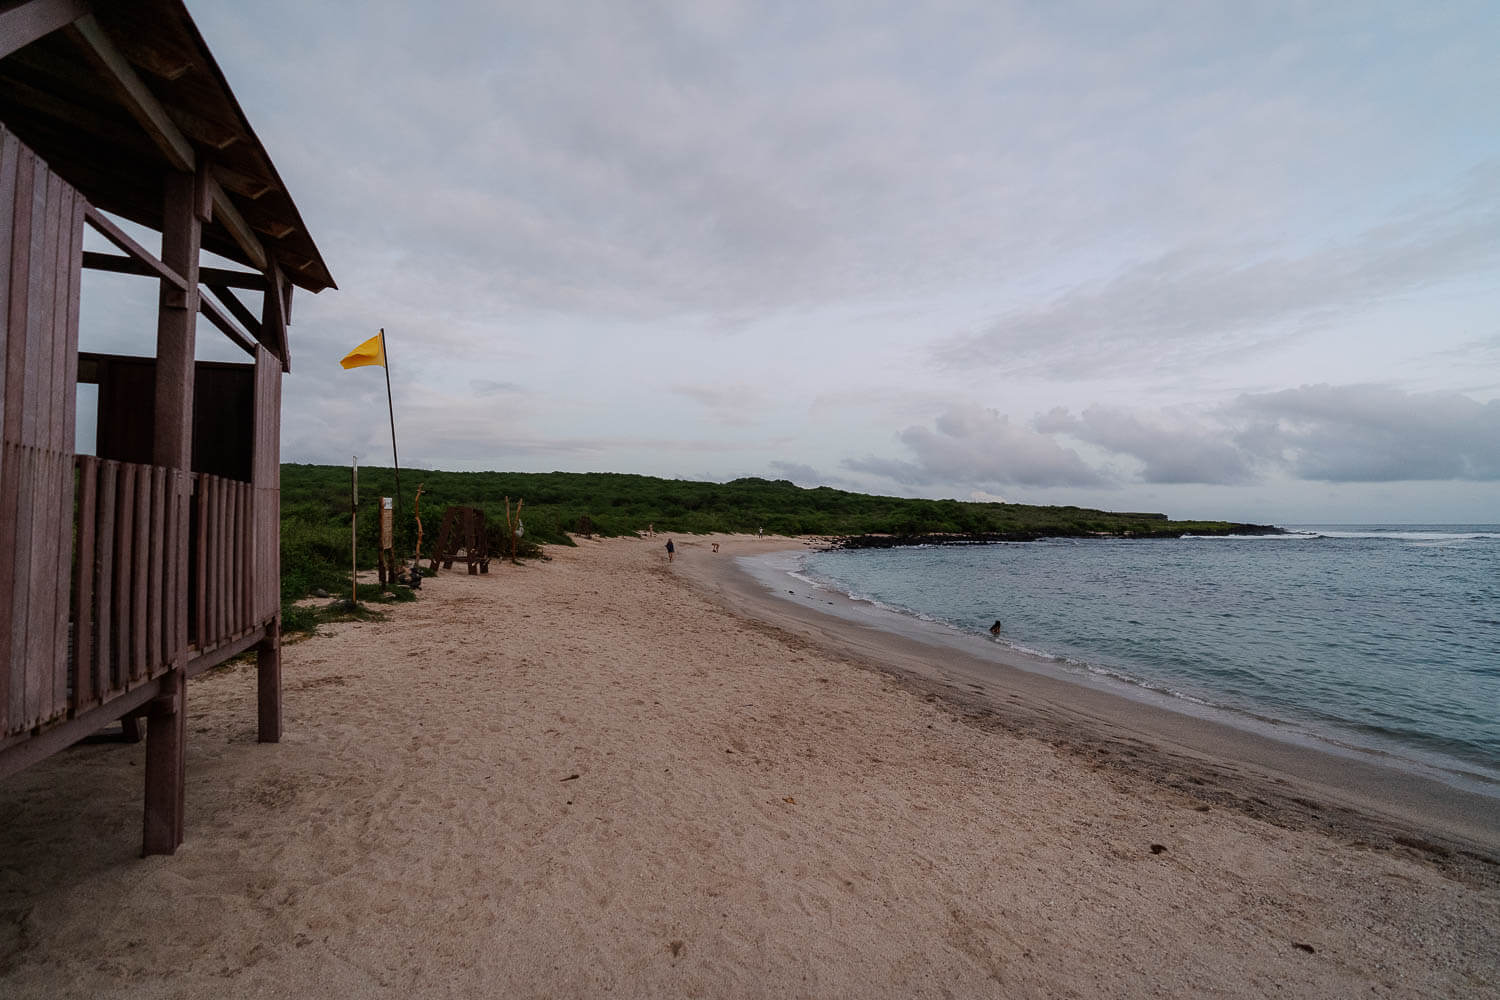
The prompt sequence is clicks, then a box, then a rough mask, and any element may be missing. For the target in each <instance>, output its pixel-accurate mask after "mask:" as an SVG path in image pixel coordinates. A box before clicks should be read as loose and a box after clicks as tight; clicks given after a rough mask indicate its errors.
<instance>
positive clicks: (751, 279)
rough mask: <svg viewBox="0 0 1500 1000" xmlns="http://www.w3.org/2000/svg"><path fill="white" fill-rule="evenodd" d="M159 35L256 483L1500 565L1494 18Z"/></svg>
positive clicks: (713, 16)
mask: <svg viewBox="0 0 1500 1000" xmlns="http://www.w3.org/2000/svg"><path fill="white" fill-rule="evenodd" d="M188 6H189V8H190V10H191V11H192V13H193V16H194V17H195V19H196V20H197V23H198V25H199V28H200V30H201V31H202V33H203V35H204V37H205V38H206V40H207V41H208V43H209V46H210V47H211V48H212V49H213V51H214V53H215V55H216V56H217V58H218V60H219V63H220V65H221V67H222V68H223V69H224V71H225V74H226V75H227V77H228V78H229V80H230V82H231V85H232V86H233V87H234V88H235V91H236V94H237V96H238V97H239V100H240V103H241V105H242V106H243V107H244V109H245V111H246V113H247V115H248V116H249V117H250V119H251V121H252V123H253V124H254V125H255V127H256V129H257V131H258V132H259V134H260V136H261V139H262V140H263V142H264V143H265V145H266V147H267V148H268V149H269V150H270V152H271V155H272V156H273V157H274V158H275V160H276V162H277V165H278V168H279V169H280V171H281V173H282V176H283V178H284V179H285V180H286V181H287V183H288V185H289V187H290V188H291V191H292V194H293V196H294V197H295V198H296V200H297V203H298V206H299V208H300V209H301V212H302V214H303V217H304V218H305V219H306V220H307V222H308V225H309V228H310V229H311V230H312V233H313V236H314V238H315V239H316V240H317V241H318V244H319V246H320V247H321V249H322V250H323V254H324V257H325V258H326V259H327V261H328V263H329V266H330V267H331V268H332V270H333V274H334V277H335V279H336V280H337V281H338V283H339V285H340V289H339V290H338V291H332V292H325V293H323V294H322V295H319V296H316V297H314V296H309V295H306V294H300V295H299V296H298V298H297V301H296V303H295V305H294V312H293V320H294V325H293V328H292V334H293V346H292V351H293V358H292V361H293V374H292V375H291V376H290V378H289V379H288V381H287V383H286V387H285V393H286V395H285V428H284V432H283V433H284V441H283V447H284V455H285V457H286V459H287V460H289V461H310V462H337V463H347V462H348V460H349V456H350V455H351V454H358V455H359V456H360V458H361V461H363V462H367V463H375V464H387V463H388V462H389V430H388V427H387V424H386V416H385V409H384V407H385V399H384V393H385V386H384V382H383V380H382V378H381V374H380V372H379V370H378V369H373V368H366V369H357V370H354V371H349V372H345V371H343V370H342V369H341V368H339V366H338V360H339V358H340V357H341V356H342V355H343V354H344V353H345V352H347V351H348V350H349V349H350V348H352V347H353V346H354V345H356V344H357V343H359V342H360V341H362V340H364V339H365V338H367V337H369V336H370V335H372V334H373V333H374V332H375V331H376V329H377V328H380V327H384V328H385V330H386V332H387V336H388V338H389V344H390V352H391V365H392V367H391V376H392V379H393V381H394V387H395V402H396V408H397V419H398V422H399V430H400V434H401V448H402V454H403V460H404V464H409V465H411V466H426V467H431V468H444V469H517V470H538V471H540V470H551V469H564V470H577V471H587V470H602V471H619V472H642V473H649V474H653V475H661V476H678V477H684V478H691V479H714V480H723V479H730V478H734V477H738V476H744V475H759V476H767V477H771V478H787V479H791V480H792V481H794V482H797V483H799V484H802V485H818V484H828V485H833V486H838V487H844V488H850V489H857V490H861V491H867V492H877V493H890V494H898V495H917V496H933V497H959V498H979V499H986V498H1003V499H1006V500H1019V501H1026V502H1038V503H1078V504H1084V505H1090V506H1102V507H1108V508H1115V509H1131V510H1142V509H1146V510H1161V511H1166V512H1168V513H1170V514H1172V515H1173V516H1178V517H1196V516H1202V517H1228V518H1237V519H1249V520H1256V521H1276V522H1280V523H1296V522H1314V521H1345V522H1348V521H1417V522H1420V521H1490V522H1493V521H1500V100H1497V97H1496V95H1500V59H1497V58H1496V56H1495V53H1496V52H1497V51H1500V6H1497V5H1495V4H1494V3H1493V0H1480V2H1475V3H1472V4H1470V3H1440V2H1435V3H1430V4H1414V3H1409V2H1400V3H1393V4H1381V3H1375V2H1369V0H1360V2H1352V3H1343V2H1337V0H1330V2H1323V3H1305V2H1296V3H1286V4H1281V3H1273V2H1266V3H1256V4H1243V3H1224V4H1210V3H1180V2H1164V3H1150V2H1141V3H1133V2H1123V0H1122V2H1114V0H1111V2H1098V3H1068V2H1045V3H1042V2H1038V3H1007V2H1004V0H975V2H965V0H952V2H933V3H920V2H919V3H910V2H902V3H881V2H868V0H866V2H847V3H846V2H826V3H825V2H797V3H777V2H746V3H739V2H735V0H692V2H687V0H681V2H663V3H650V2H639V3H637V2H627V0H599V2H578V3H574V2H561V0H542V2H536V3H497V2H482V0H433V2H430V3H426V4H420V5H418V4H411V3H406V2H392V0H369V2H364V3H361V4H347V5H346V4H308V3H305V2H303V0H295V2H292V0H267V2H262V3H256V4H244V3H241V2H236V0H189V4H188ZM91 280H97V281H105V280H111V279H108V278H107V277H106V276H99V277H97V278H91ZM147 291H148V292H149V291H150V289H147ZM85 318H86V319H87V317H85ZM202 339H203V340H204V341H215V340H218V339H222V338H218V337H217V335H216V334H214V333H213V332H212V331H211V329H208V330H206V332H205V333H204V334H203V336H202ZM215 351H218V352H220V353H215ZM202 356H205V357H209V356H222V357H224V358H225V359H227V360H239V358H236V357H235V352H234V350H233V349H232V348H227V349H226V348H221V347H219V346H218V345H217V344H214V345H212V346H209V347H206V348H205V349H204V351H203V352H202Z"/></svg>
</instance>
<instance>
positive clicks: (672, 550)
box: [667, 538, 677, 562]
mask: <svg viewBox="0 0 1500 1000" xmlns="http://www.w3.org/2000/svg"><path fill="white" fill-rule="evenodd" d="M676 554H677V546H675V545H673V544H672V539H670V538H668V539H667V562H671V561H672V557H673V556H675V555H676Z"/></svg>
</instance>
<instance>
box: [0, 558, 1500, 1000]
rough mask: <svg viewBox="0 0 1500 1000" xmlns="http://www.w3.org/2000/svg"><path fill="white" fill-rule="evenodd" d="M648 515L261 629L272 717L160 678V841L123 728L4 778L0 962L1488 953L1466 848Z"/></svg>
mask: <svg viewBox="0 0 1500 1000" xmlns="http://www.w3.org/2000/svg"><path fill="white" fill-rule="evenodd" d="M720 540H721V541H729V540H727V539H720ZM663 541H664V538H662V537H659V538H656V539H651V540H645V539H622V540H615V541H609V542H602V543H601V542H583V543H581V544H580V546H579V548H577V549H556V548H554V549H550V550H549V554H550V555H551V556H552V559H551V561H550V562H539V563H533V564H530V565H527V566H524V567H520V568H514V567H510V566H498V565H497V566H496V567H495V568H494V569H493V570H492V572H491V573H490V574H489V575H488V576H480V577H469V576H466V575H463V574H462V573H461V572H446V573H443V574H442V575H440V576H439V577H438V578H437V579H436V580H432V581H429V582H428V585H427V587H426V588H425V589H424V591H423V593H422V599H421V600H420V601H419V602H418V603H415V604H408V605H402V606H398V607H396V608H394V609H393V610H392V611H391V613H390V620H389V621H387V622H385V623H370V624H349V625H340V626H334V627H329V628H327V629H325V631H326V632H327V633H329V634H328V635H327V636H326V637H320V638H316V639H313V640H309V641H306V642H302V643H298V644H295V645H292V646H289V647H287V649H286V652H285V672H286V684H287V695H286V725H285V732H286V735H285V737H284V741H283V742H282V743H280V744H279V745H275V746H261V745H257V744H256V743H255V741H254V740H255V712H254V687H255V685H254V673H253V669H248V668H247V669H230V670H227V671H223V672H219V673H216V674H213V675H210V676H208V677H205V678H203V679H201V680H198V681H195V682H194V683H193V684H192V685H191V686H190V689H189V695H188V703H189V712H190V716H189V731H190V734H191V735H190V746H189V757H188V766H189V786H188V792H187V807H188V815H187V842H186V844H185V845H184V846H183V848H182V849H180V850H179V852H178V853H177V855H176V856H175V857H171V858H151V859H146V860H141V859H139V858H138V857H137V856H136V853H137V851H138V848H139V839H140V830H139V826H140V772H141V768H142V766H143V761H144V747H143V746H140V745H136V746H122V745H107V744H95V745H85V746H80V747H77V748H75V749H73V750H71V751H68V752H66V753H64V754H60V755H58V756H56V757H54V758H52V759H51V760H49V761H47V762H45V763H44V764H41V765H39V766H37V767H34V768H32V769H31V770H29V771H26V772H23V773H22V774H20V775H17V776H14V777H13V778H11V779H9V780H7V781H6V782H5V783H3V784H0V816H4V817H6V819H5V820H4V821H3V824H0V858H3V859H4V860H3V866H0V996H5V997H44V996H45V997H59V996H140V997H177V996H184V997H187V996H192V997H197V996H202V997H208V996H215V997H217V996H236V997H262V996H264V997H320V996H349V997H353V996H382V997H383V996H391V997H396V996H401V997H406V996H424V997H425V996H559V997H565V996H593V995H599V994H603V993H606V992H609V993H610V994H611V995H621V996H642V997H646V996H661V995H685V996H715V997H718V996H770V997H782V996H860V997H911V996H934V997H936V996H957V997H970V996H1010V997H1033V996H1035V997H1044V996H1047V997H1059V996H1063V997H1066V996H1077V997H1096V996H1097V997H1104V996H1142V995H1161V996H1182V997H1189V996H1216V997H1220V996H1222V997H1237V996H1243V997H1262V996H1270V995H1276V996H1294V997H1295V996H1318V997H1350V996H1412V997H1417V996H1455V997H1468V996H1481V995H1486V994H1490V995H1494V994H1495V992H1496V991H1497V990H1500V889H1497V888H1496V883H1495V881H1494V880H1490V881H1488V882H1486V881H1485V880H1484V879H1483V878H1478V879H1476V878H1474V877H1469V878H1466V879H1456V878H1453V877H1449V876H1447V875H1445V874H1444V872H1443V871H1441V870H1440V869H1439V868H1438V867H1436V866H1434V865H1433V864H1429V863H1426V862H1424V861H1422V860H1421V857H1420V856H1419V854H1418V853H1417V852H1412V853H1411V854H1410V855H1407V854H1403V853H1401V852H1398V851H1390V850H1374V849H1371V848H1370V847H1367V846H1350V845H1349V844H1347V843H1346V842H1345V841H1343V840H1341V839H1336V838H1334V837H1331V836H1329V835H1328V834H1326V833H1323V832H1319V831H1317V830H1301V831H1298V830H1289V829H1284V828H1281V827H1278V826H1275V825H1272V824H1270V823H1267V822H1265V821H1262V820H1259V819H1255V818H1252V817H1250V816H1247V815H1244V814H1243V813H1241V812H1239V811H1235V810H1226V809H1222V808H1217V807H1214V808H1211V809H1210V811H1207V812H1203V811H1198V810H1199V809H1200V808H1201V806H1202V802H1201V801H1200V800H1198V799H1196V798H1193V797H1190V796H1188V795H1186V794H1184V793H1181V792H1178V791H1174V790H1173V789H1171V788H1169V787H1164V786H1163V785H1162V784H1161V783H1160V781H1157V780H1150V779H1147V778H1146V777H1141V778H1139V779H1136V778H1132V777H1131V775H1130V773H1129V772H1128V771H1121V770H1119V769H1113V768H1112V769H1097V768H1095V767H1092V766H1089V765H1088V763H1087V762H1086V761H1085V760H1084V759H1083V758H1082V757H1081V756H1080V754H1078V753H1077V752H1074V751H1069V750H1060V749H1058V748H1056V747H1054V746H1053V745H1052V744H1051V743H1049V742H1046V741H1044V740H1041V739H1037V738H1035V737H1033V736H1027V735H1015V734H1012V733H1007V732H1004V731H999V732H997V731H994V730H993V727H991V728H990V729H986V728H983V727H981V726H979V725H975V724H972V723H971V721H970V720H968V719H966V718H965V716H964V715H963V714H962V713H961V712H959V711H955V710H953V709H950V708H948V707H945V705H944V704H943V703H942V702H940V701H928V700H925V699H924V697H923V696H922V695H921V694H919V693H914V692H913V691H912V690H910V689H909V688H908V687H906V686H903V685H901V684H898V683H896V682H894V681H892V680H891V679H890V678H888V677H887V676H885V675H883V674H881V673H879V672H877V671H874V670H870V669H862V668H861V667H860V665H859V664H857V663H854V662H851V661H850V660H849V659H848V658H847V657H845V656H842V655H839V654H837V653H832V652H828V651H825V650H823V649H822V647H820V646H819V645H817V644H814V643H812V642H809V641H806V640H801V639H797V638H795V637H790V636H788V635H786V634H784V633H782V632H778V631H777V630H775V629H771V628H767V627H765V626H762V625H758V624H756V623H754V622H751V621H747V620H744V619H743V618H741V617H738V616H737V615H735V614H732V613H731V612H729V611H727V610H725V609H724V608H722V607H720V606H719V605H718V604H717V603H716V602H715V601H714V600H711V599H709V598H708V597H706V596H705V595H704V593H703V592H701V591H700V590H697V589H694V588H693V587H692V586H689V585H688V584H686V583H685V582H684V579H683V577H684V568H685V567H684V564H690V563H692V562H693V561H700V560H708V559H715V558H717V559H725V558H727V557H728V555H729V551H730V550H731V549H734V550H741V551H742V550H744V549H746V548H747V547H754V546H755V543H753V542H749V541H747V540H744V539H740V540H738V541H737V542H736V543H734V544H731V545H727V546H726V548H725V551H724V552H722V553H720V554H719V555H717V556H715V555H712V554H711V553H710V551H709V544H708V541H709V540H707V539H693V538H682V537H678V539H677V542H678V545H679V552H678V557H677V565H673V566H670V567H669V566H668V565H667V564H666V562H665V559H664V555H665V553H664V552H663V551H662V549H661V544H662V543H663ZM575 775H576V776H577V777H573V776H575ZM1152 844H1160V845H1162V846H1164V847H1165V850H1164V851H1163V852H1161V853H1158V854H1153V853H1152V852H1151V850H1150V847H1151V845H1152ZM1478 870H1479V871H1480V872H1481V873H1482V872H1483V871H1484V870H1485V869H1484V867H1483V865H1480V867H1479V868H1478Z"/></svg>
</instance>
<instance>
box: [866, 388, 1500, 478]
mask: <svg viewBox="0 0 1500 1000" xmlns="http://www.w3.org/2000/svg"><path fill="white" fill-rule="evenodd" d="M900 440H901V442H902V444H904V445H905V446H906V448H907V449H908V450H909V451H910V452H911V453H912V457H911V458H910V459H906V458H896V459H892V458H878V457H867V458H863V459H851V460H848V461H846V462H845V465H846V466H847V467H849V468H851V469H854V470H857V471H860V472H866V473H870V474H873V475H877V476H882V477H884V478H886V479H890V480H894V481H895V482H898V483H903V484H907V485H915V486H939V485H940V486H943V487H945V488H948V489H953V490H956V491H957V492H960V493H962V492H964V491H966V490H972V489H976V488H977V489H980V490H981V492H982V491H983V487H986V486H989V485H996V484H999V485H1005V486H1031V487H1057V486H1075V487H1116V488H1117V487H1121V486H1125V485H1129V484H1149V485H1203V486H1246V485H1252V484H1258V483H1262V482H1265V481H1267V480H1268V479H1270V478H1277V477H1279V478H1284V479H1292V480H1304V481H1314V482H1330V483H1403V482H1423V481H1433V480H1472V481H1479V482H1494V481H1497V480H1500V400H1492V401H1491V402H1488V403H1479V402H1476V401H1475V400H1473V399H1470V398H1469V397H1467V396H1463V395H1460V394H1458V393H1452V392H1430V393H1409V392H1405V391H1402V390H1400V389H1395V388H1391V387H1388V386H1378V385H1349V386H1330V385H1312V386H1302V387H1300V388H1297V389H1287V390H1284V391H1281V392H1269V393H1254V394H1244V395H1241V396H1240V397H1238V398H1237V399H1235V400H1234V401H1233V402H1232V403H1230V404H1228V405H1225V406H1218V407H1212V408H1208V409H1204V410H1199V411H1187V410H1183V409H1175V410H1170V411H1169V410H1161V409H1157V410H1146V409H1129V408H1126V407H1120V406H1091V407H1088V408H1086V409H1085V410H1084V411H1083V412H1082V413H1081V414H1080V415H1078V416H1074V415H1073V414H1072V413H1071V412H1069V411H1068V410H1066V409H1064V408H1061V407H1058V408H1054V409H1052V410H1050V411H1048V412H1046V413H1043V414H1038V415H1037V416H1036V417H1034V418H1033V419H1032V421H1031V423H1030V427H1029V428H1028V427H1024V426H1021V425H1018V424H1014V423H1012V422H1011V421H1010V420H1009V419H1008V418H1007V417H1005V416H1003V415H1000V414H998V413H996V412H994V411H992V410H982V409H980V408H978V407H972V406H970V407H959V408H955V409H952V410H950V411H948V412H947V413H945V414H943V415H942V416H941V417H939V418H938V419H937V420H936V421H935V422H934V424H933V426H932V427H926V426H921V425H914V426H911V427H908V428H907V429H906V430H905V431H903V432H902V433H901V435H900ZM1069 441H1075V442H1079V443H1082V444H1086V445H1089V446H1092V447H1093V448H1095V449H1097V453H1096V455H1095V457H1094V458H1092V459H1087V460H1086V459H1085V458H1083V457H1082V456H1080V454H1079V453H1078V452H1077V451H1075V450H1074V449H1072V448H1071V447H1069V445H1068V442H1069ZM1122 462H1128V463H1134V464H1135V465H1137V466H1138V470H1137V471H1135V472H1132V473H1130V474H1123V473H1121V472H1120V471H1119V466H1120V465H1121V463H1122Z"/></svg>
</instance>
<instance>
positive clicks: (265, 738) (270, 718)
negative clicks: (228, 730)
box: [255, 617, 281, 743]
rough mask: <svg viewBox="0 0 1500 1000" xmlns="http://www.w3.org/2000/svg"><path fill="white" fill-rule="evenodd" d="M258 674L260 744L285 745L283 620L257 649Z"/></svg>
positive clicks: (256, 669) (272, 629)
mask: <svg viewBox="0 0 1500 1000" xmlns="http://www.w3.org/2000/svg"><path fill="white" fill-rule="evenodd" d="M255 673H256V680H257V688H258V691H259V695H260V704H259V710H258V718H259V721H260V737H259V738H260V742H262V743H280V742H281V619H280V618H279V617H278V618H277V619H276V620H275V621H273V622H272V623H271V625H270V627H269V628H267V629H266V637H265V639H264V640H262V641H261V643H260V645H258V646H256V647H255Z"/></svg>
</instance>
